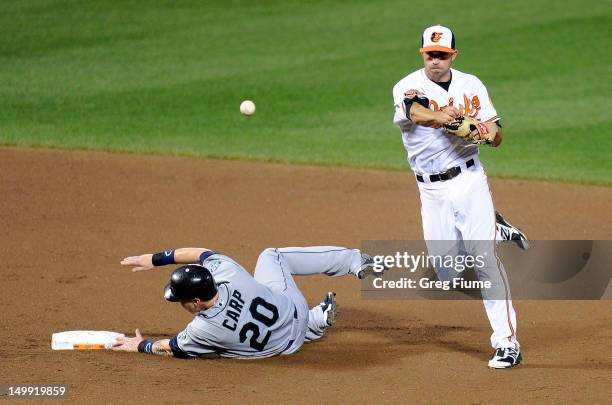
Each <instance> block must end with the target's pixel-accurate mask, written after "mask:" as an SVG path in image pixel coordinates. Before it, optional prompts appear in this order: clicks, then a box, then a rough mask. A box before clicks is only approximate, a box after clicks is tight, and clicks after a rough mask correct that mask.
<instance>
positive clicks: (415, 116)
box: [393, 25, 522, 368]
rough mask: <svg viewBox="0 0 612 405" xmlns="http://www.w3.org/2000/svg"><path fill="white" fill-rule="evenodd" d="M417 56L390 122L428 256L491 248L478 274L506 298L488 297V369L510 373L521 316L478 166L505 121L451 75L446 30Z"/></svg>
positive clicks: (472, 81) (427, 39)
mask: <svg viewBox="0 0 612 405" xmlns="http://www.w3.org/2000/svg"><path fill="white" fill-rule="evenodd" d="M420 53H421V57H422V59H423V62H424V68H422V69H419V70H417V71H416V72H413V73H411V74H409V75H408V76H406V77H404V78H403V79H402V80H400V81H399V82H398V83H397V84H396V85H395V87H394V88H393V100H394V103H395V115H394V118H393V123H394V124H395V125H397V126H398V127H399V128H400V130H401V133H402V139H403V143H404V147H405V148H406V151H407V152H408V162H409V164H410V167H411V168H412V171H413V172H414V173H415V176H416V181H417V184H418V187H419V191H420V196H421V216H422V221H423V233H424V237H425V240H426V241H427V246H428V250H429V251H430V254H431V253H432V250H434V249H435V248H436V245H435V243H433V241H440V240H443V241H457V242H456V243H457V244H461V246H463V247H464V248H465V249H466V251H467V252H472V253H475V252H474V251H480V252H482V251H483V250H484V251H487V248H483V244H485V245H487V247H488V251H490V252H491V254H490V255H489V257H488V258H487V260H486V262H485V266H484V267H483V268H481V269H478V270H477V274H478V277H479V278H480V279H489V280H494V281H495V280H496V281H497V282H498V285H499V286H500V288H501V291H502V294H501V296H499V295H498V296H493V297H487V296H485V295H484V294H483V302H484V307H485V310H486V313H487V316H488V318H489V322H490V324H491V327H492V329H493V334H492V336H491V344H492V346H493V348H494V349H495V352H494V354H493V356H492V358H491V360H490V361H489V363H488V365H489V367H491V368H509V367H513V366H516V365H518V364H519V363H520V362H521V358H522V357H521V353H520V346H519V342H518V340H517V336H516V315H515V312H514V307H513V306H512V300H511V296H510V289H509V284H508V278H507V275H506V271H505V269H504V267H503V265H502V263H501V261H500V260H499V258H498V257H497V255H496V254H495V243H496V242H495V238H496V213H495V210H494V208H493V200H492V197H491V193H490V191H489V185H488V183H487V176H486V175H485V172H484V169H483V167H482V164H481V162H480V160H479V146H480V145H481V144H489V145H491V146H493V147H498V146H499V145H500V144H501V142H502V139H503V131H502V128H501V124H500V122H499V120H500V117H499V115H497V112H496V111H495V108H494V107H493V104H492V102H491V99H490V98H489V94H488V92H487V89H486V87H485V86H484V84H483V83H482V82H481V81H480V80H479V79H478V78H477V77H476V76H474V75H470V74H467V73H463V72H460V71H458V70H456V69H452V68H451V65H452V63H453V62H454V61H455V59H456V58H457V48H456V45H455V36H454V34H453V32H452V31H451V30H450V29H449V28H446V27H443V26H440V25H436V26H433V27H429V28H427V29H426V30H425V31H424V32H423V39H422V47H421V49H420ZM434 253H435V252H434ZM436 270H437V271H438V269H436ZM441 272H442V271H440V272H438V275H439V276H440V273H441Z"/></svg>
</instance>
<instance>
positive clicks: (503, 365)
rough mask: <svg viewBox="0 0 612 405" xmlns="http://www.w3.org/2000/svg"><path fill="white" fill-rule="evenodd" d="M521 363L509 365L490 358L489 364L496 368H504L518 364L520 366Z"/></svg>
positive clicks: (490, 366)
mask: <svg viewBox="0 0 612 405" xmlns="http://www.w3.org/2000/svg"><path fill="white" fill-rule="evenodd" d="M520 365H521V363H518V364H512V365H508V363H504V362H498V361H495V362H494V361H492V360H490V361H489V364H488V366H489V368H493V369H496V370H499V369H503V368H512V367H517V366H520Z"/></svg>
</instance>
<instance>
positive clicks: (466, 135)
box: [444, 117, 495, 144]
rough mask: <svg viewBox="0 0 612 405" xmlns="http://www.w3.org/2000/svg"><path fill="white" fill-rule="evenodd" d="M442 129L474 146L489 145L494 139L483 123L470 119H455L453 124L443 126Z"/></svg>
mask: <svg viewBox="0 0 612 405" xmlns="http://www.w3.org/2000/svg"><path fill="white" fill-rule="evenodd" d="M444 128H445V129H446V131H447V132H448V133H450V134H453V135H455V136H458V137H459V138H462V139H465V140H466V141H471V142H472V143H475V144H481V143H485V144H491V143H493V138H494V137H495V135H494V134H492V133H491V131H489V129H488V128H487V126H486V125H485V123H484V122H480V121H477V120H475V119H474V118H470V117H459V118H456V119H455V120H454V121H453V122H451V123H449V124H444Z"/></svg>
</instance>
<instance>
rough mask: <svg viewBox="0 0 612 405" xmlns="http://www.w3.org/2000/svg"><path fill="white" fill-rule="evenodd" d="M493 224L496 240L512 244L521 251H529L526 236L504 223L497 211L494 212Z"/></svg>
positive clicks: (509, 224) (514, 227)
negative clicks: (494, 223) (494, 225)
mask: <svg viewBox="0 0 612 405" xmlns="http://www.w3.org/2000/svg"><path fill="white" fill-rule="evenodd" d="M495 222H496V230H497V239H498V240H500V241H508V242H512V243H514V244H516V246H518V247H519V248H521V249H523V250H527V249H529V239H527V236H525V234H524V233H523V232H521V230H520V229H518V228H517V227H516V226H514V225H512V224H511V223H509V222H508V221H506V220H505V219H504V217H502V215H501V214H500V213H499V212H497V211H495Z"/></svg>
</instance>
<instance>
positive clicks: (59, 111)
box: [0, 0, 612, 185]
mask: <svg viewBox="0 0 612 405" xmlns="http://www.w3.org/2000/svg"><path fill="white" fill-rule="evenodd" d="M306 3H307V4H306ZM496 3H497V4H498V5H496ZM434 23H443V24H446V25H449V26H451V27H452V28H453V29H454V30H455V33H456V36H457V41H458V42H457V45H458V48H459V51H460V55H459V58H458V60H457V61H456V63H455V67H456V68H458V69H459V70H463V71H467V72H471V73H474V74H476V75H478V76H479V77H480V78H481V79H482V80H483V81H484V82H485V84H486V85H487V86H488V88H489V91H490V94H491V96H492V98H493V101H494V102H495V106H496V107H497V109H498V112H499V113H500V114H501V115H502V116H503V123H504V131H505V136H506V137H505V142H504V145H503V146H502V147H501V148H500V149H489V148H486V149H485V150H484V159H485V161H486V163H487V168H488V171H489V172H490V173H491V174H494V175H498V176H510V177H521V178H536V179H547V180H559V181H572V182H586V183H596V184H606V185H610V184H612V163H611V160H612V159H611V155H612V130H611V129H610V128H612V116H611V115H610V114H608V113H607V111H608V110H610V109H611V106H612V103H611V101H610V97H611V91H610V77H611V73H612V64H611V57H610V51H609V49H610V37H611V30H610V27H611V26H612V9H611V8H610V7H609V3H607V2H601V1H595V0H583V1H562V2H560V1H553V0H546V1H539V0H519V1H511V2H493V1H480V0H478V1H476V0H474V1H453V2H445V1H438V2H418V3H416V2H407V1H360V2H339V1H338V2H323V1H318V2H298V1H250V2H247V1H224V2H220V1H218V2H217V1H215V2H213V1H158V2H145V1H125V2H117V1H106V2H104V1H87V2H83V1H81V2H77V1H32V0H24V1H20V2H3V3H2V5H0V144H6V145H24V146H48V147H60V148H79V149H83V148H86V149H102V150H112V151H130V152H144V153H173V154H187V155H198V156H213V157H230V158H247V159H262V160H272V161H286V162H312V163H318V164H333V165H350V166H367V167H383V168H406V167H407V165H406V162H405V153H404V150H403V147H402V144H401V139H400V136H399V131H398V130H397V128H395V127H393V125H392V124H391V118H392V112H393V102H392V99H391V88H392V86H393V85H394V84H395V82H397V81H398V80H399V79H400V78H402V77H403V76H404V75H406V74H407V73H410V72H411V71H413V70H415V69H417V68H418V67H419V66H420V59H419V55H418V48H419V46H420V34H421V32H422V30H423V28H424V27H426V26H428V25H431V24H434ZM247 98H248V99H252V100H254V101H255V102H256V104H257V108H258V110H257V113H256V115H255V116H254V117H252V118H250V119H247V118H244V117H242V116H241V115H240V114H239V112H238V106H239V104H240V102H241V101H242V100H243V99H247Z"/></svg>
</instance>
